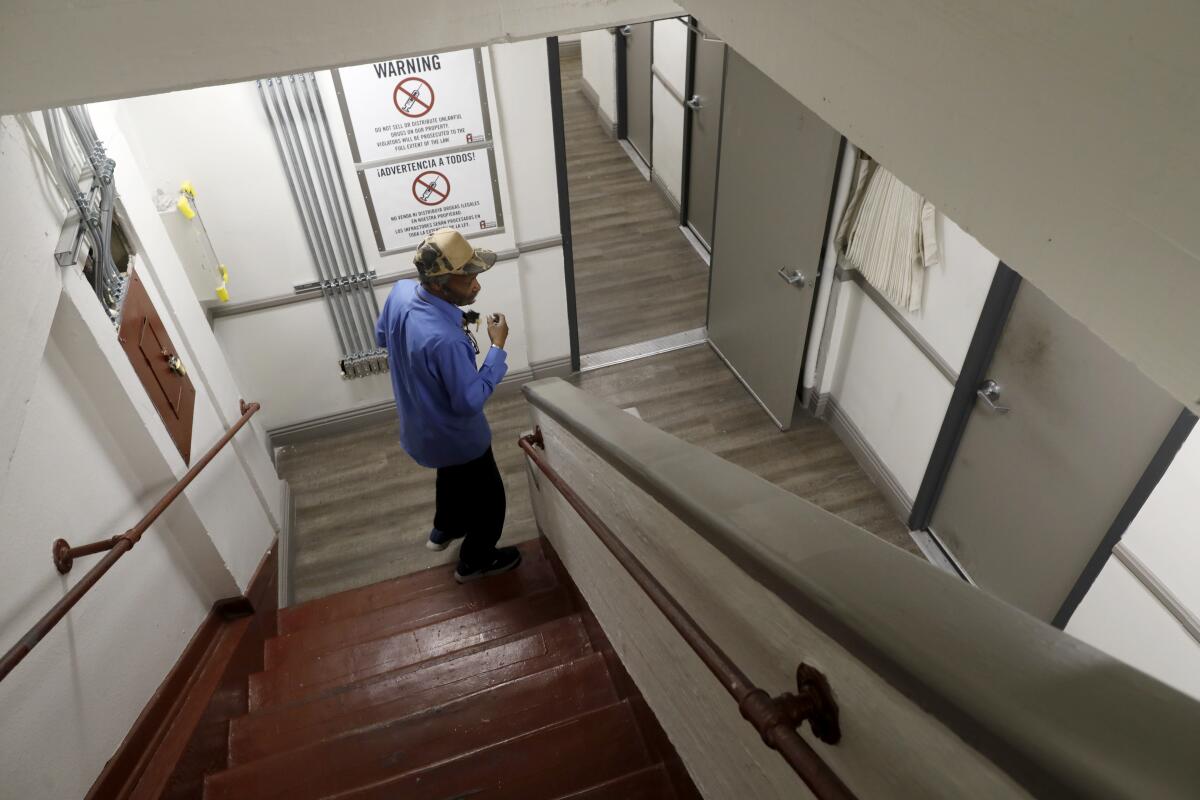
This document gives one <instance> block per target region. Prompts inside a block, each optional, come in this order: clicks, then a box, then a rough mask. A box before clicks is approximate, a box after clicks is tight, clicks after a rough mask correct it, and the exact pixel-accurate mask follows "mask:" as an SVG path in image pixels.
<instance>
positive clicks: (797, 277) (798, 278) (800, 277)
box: [776, 267, 808, 289]
mask: <svg viewBox="0 0 1200 800" xmlns="http://www.w3.org/2000/svg"><path fill="white" fill-rule="evenodd" d="M776 274H778V275H779V277H781V278H783V279H784V280H785V281H787V284H788V286H795V287H796V288H797V289H803V288H804V286H805V284H806V283H808V278H806V277H804V273H803V272H801V271H800V270H798V269H794V270H792V271H791V272H788V271H787V268H785V267H780V268H779V272H778V273H776Z"/></svg>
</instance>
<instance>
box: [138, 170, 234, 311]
mask: <svg viewBox="0 0 1200 800" xmlns="http://www.w3.org/2000/svg"><path fill="white" fill-rule="evenodd" d="M154 204H155V207H156V208H157V209H158V213H159V217H160V218H161V219H162V222H163V225H164V226H165V227H166V229H167V235H168V236H170V237H171V243H172V244H173V245H175V252H176V253H178V254H179V260H180V261H181V262H183V268H184V270H185V271H186V272H187V275H188V279H189V280H190V281H191V283H192V290H193V291H195V292H196V297H197V299H199V300H200V304H201V305H203V306H206V307H207V306H210V305H213V304H215V303H224V302H227V301H228V300H229V271H228V270H227V269H226V268H225V265H224V264H222V263H221V262H220V260H219V259H218V258H217V254H216V252H215V251H214V250H213V246H212V241H211V240H210V239H209V238H208V231H206V230H205V229H204V219H203V217H201V216H200V206H199V204H198V203H197V202H196V190H195V188H194V187H193V186H192V184H191V183H190V182H186V181H185V182H184V184H183V185H182V186H181V187H180V189H179V191H178V192H177V193H174V194H172V193H168V192H164V191H163V190H162V189H159V190H158V192H157V193H155V195H154Z"/></svg>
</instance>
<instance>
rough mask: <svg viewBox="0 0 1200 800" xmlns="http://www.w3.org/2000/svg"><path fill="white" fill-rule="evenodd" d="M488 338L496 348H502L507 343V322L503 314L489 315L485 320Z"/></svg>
mask: <svg viewBox="0 0 1200 800" xmlns="http://www.w3.org/2000/svg"><path fill="white" fill-rule="evenodd" d="M487 328H488V338H490V339H491V340H492V344H494V345H496V347H500V348H503V347H504V343H505V342H507V341H508V320H507V319H505V318H504V315H503V314H489V315H488V319H487Z"/></svg>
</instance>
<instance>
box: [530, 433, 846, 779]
mask: <svg viewBox="0 0 1200 800" xmlns="http://www.w3.org/2000/svg"><path fill="white" fill-rule="evenodd" d="M518 444H519V446H520V447H521V449H522V450H523V451H525V455H527V456H528V457H529V459H530V460H531V461H533V463H534V464H536V465H537V467H538V469H539V470H541V471H542V473H543V474H544V475H545V476H546V477H547V478H548V479H549V480H550V483H552V484H553V485H554V488H555V489H557V490H558V492H559V494H561V495H562V496H563V499H565V500H566V501H567V503H568V504H569V505H570V506H571V507H572V508H573V509H575V512H576V513H577V514H579V516H580V518H581V519H582V520H583V522H584V524H586V525H587V526H588V527H589V528H590V529H591V530H592V532H593V533H595V534H596V537H597V538H598V539H599V540H600V541H601V543H603V544H604V546H605V547H607V548H608V551H609V552H610V553H612V554H613V556H614V557H615V558H616V559H617V562H618V563H620V564H621V566H622V567H624V568H625V570H626V572H628V573H629V575H630V577H631V578H633V580H634V581H635V582H636V583H637V584H638V586H640V587H641V588H642V590H643V591H644V592H645V593H646V595H647V596H648V597H649V598H650V601H651V602H652V603H654V605H655V606H656V607H657V608H658V610H659V611H661V612H662V613H663V616H665V617H666V618H667V621H668V622H669V623H671V625H672V627H674V628H675V630H676V631H677V632H678V633H679V635H680V636H681V637H683V640H684V641H685V642H686V643H687V644H688V646H689V647H691V648H692V650H693V651H694V652H695V653H696V655H697V656H699V657H700V660H701V661H703V662H704V665H705V666H706V667H708V670H709V671H710V672H711V673H712V674H713V675H714V676H715V677H716V678H717V680H719V681H720V682H721V685H722V686H724V687H725V690H726V691H728V692H729V694H730V695H732V696H733V698H734V700H736V701H737V704H738V709H739V710H740V711H741V713H742V716H743V717H744V718H745V719H746V720H748V721H749V722H750V724H752V725H753V726H754V727H755V729H756V730H757V731H758V733H759V735H761V736H762V739H763V742H765V743H766V745H767V746H768V747H770V748H772V749H773V750H776V751H778V752H779V754H780V755H782V756H783V758H784V760H785V761H787V762H788V764H789V765H790V766H791V767H792V769H794V770H795V771H796V774H797V775H798V776H799V777H800V779H801V780H802V781H804V784H805V785H806V786H807V787H808V788H809V789H810V790H811V791H812V793H813V794H814V795H815V796H816V797H818V798H820V800H853V798H854V794H853V793H852V792H851V791H850V789H849V788H848V787H847V786H846V785H845V784H844V783H843V782H842V780H841V778H839V777H838V776H837V774H835V773H834V772H833V770H831V769H830V768H829V765H827V764H826V763H825V762H824V761H823V760H822V759H821V757H820V756H818V755H817V753H816V752H815V751H814V750H813V749H812V747H811V746H809V744H808V742H806V741H804V739H802V738H801V737H800V734H799V733H798V731H797V729H798V728H799V727H800V724H801V723H802V722H804V720H808V721H809V724H810V725H811V727H812V731H813V734H814V735H816V736H817V738H819V739H821V740H822V741H824V742H827V743H829V744H836V743H837V742H838V741H839V740H840V739H841V729H840V726H839V724H838V708H837V704H836V703H835V702H834V700H833V694H832V692H831V691H830V688H829V683H828V681H827V680H826V679H825V676H824V675H823V674H821V673H820V672H819V671H817V670H816V669H814V668H812V667H810V666H808V665H807V664H800V665H799V667H797V670H796V684H797V694H791V693H784V694H781V695H779V696H778V697H771V696H770V695H769V694H767V693H766V691H764V690H763V689H760V688H758V687H757V686H755V685H754V684H753V683H752V682H751V680H750V679H749V677H747V676H746V674H745V673H744V672H742V670H741V669H740V668H739V667H738V666H737V664H736V663H734V662H733V660H732V659H731V658H729V656H728V655H726V654H725V652H724V651H722V650H721V648H720V647H719V646H718V645H717V644H716V642H714V641H713V640H712V639H711V638H710V637H709V636H708V634H706V633H705V632H704V631H703V630H702V629H701V628H700V626H699V625H698V624H697V623H696V621H695V620H694V619H692V617H691V615H689V614H688V613H687V611H685V610H684V609H683V607H682V606H680V605H679V603H678V602H677V601H676V600H675V598H674V597H672V596H671V594H670V593H669V592H668V591H667V590H666V588H664V587H663V585H662V584H661V583H659V581H658V579H657V578H655V577H654V575H653V574H651V572H650V570H648V569H647V568H646V567H645V565H643V564H642V562H641V561H639V560H638V558H637V556H635V555H634V554H633V553H632V552H631V551H630V550H629V548H627V547H626V546H625V544H624V543H623V542H621V540H620V539H618V538H617V536H616V534H615V533H613V531H612V529H611V528H609V527H608V525H607V524H605V522H604V521H603V520H602V519H600V517H599V516H598V515H597V514H596V512H595V511H593V510H592V509H591V507H590V506H588V504H587V503H586V502H584V500H583V498H581V497H580V496H579V495H578V494H577V493H576V492H575V490H574V489H572V488H571V486H570V484H568V483H567V482H566V480H564V479H563V477H562V476H561V475H559V474H558V473H557V472H556V471H555V470H554V468H553V467H551V466H550V465H549V464H548V463H546V461H545V459H544V458H543V457H542V456H541V454H539V453H538V451H537V449H536V448H541V449H543V450H544V449H545V444H544V442H543V440H542V432H541V429H540V428H537V429H535V430H534V432H533V433H532V434H529V435H527V436H522V437H521V438H520V439H519V440H518Z"/></svg>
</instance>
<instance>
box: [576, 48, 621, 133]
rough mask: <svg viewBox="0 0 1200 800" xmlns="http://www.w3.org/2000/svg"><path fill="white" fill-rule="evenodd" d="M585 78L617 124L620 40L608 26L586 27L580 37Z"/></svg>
mask: <svg viewBox="0 0 1200 800" xmlns="http://www.w3.org/2000/svg"><path fill="white" fill-rule="evenodd" d="M579 46H580V60H581V61H582V62H583V82H584V83H586V84H587V85H588V86H590V87H591V88H592V91H594V92H595V93H596V98H597V100H598V101H599V103H600V113H601V114H603V115H604V116H605V117H606V118H607V119H608V121H609V122H610V123H611V124H613V125H616V124H617V43H616V40H615V39H614V38H613V34H612V33H610V32H609V31H608V29H602V30H598V31H585V32H584V33H583V34H582V35H581V36H580V37H579Z"/></svg>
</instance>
